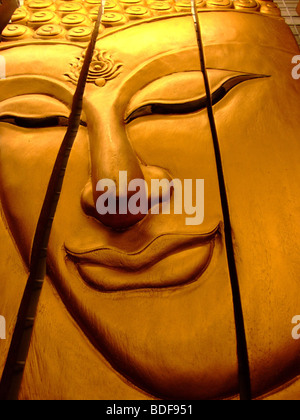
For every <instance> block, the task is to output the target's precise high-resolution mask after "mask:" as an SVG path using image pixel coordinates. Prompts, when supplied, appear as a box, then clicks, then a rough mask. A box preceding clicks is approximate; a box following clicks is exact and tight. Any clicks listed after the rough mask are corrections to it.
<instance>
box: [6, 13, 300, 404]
mask: <svg viewBox="0 0 300 420" xmlns="http://www.w3.org/2000/svg"><path fill="white" fill-rule="evenodd" d="M200 19H201V25H202V30H203V36H204V45H205V53H206V59H207V67H208V75H209V79H210V84H211V89H212V91H213V92H216V91H218V89H220V87H221V86H228V81H232V80H236V78H237V77H240V76H245V75H248V76H249V77H245V78H244V79H243V80H242V82H239V83H234V84H233V86H232V88H231V89H228V90H227V91H226V93H224V95H222V97H220V98H219V99H218V100H217V101H215V104H214V112H215V119H216V123H217V129H218V134H219V140H220V147H221V155H222V158H223V165H224V168H223V169H224V175H225V181H226V187H227V189H228V191H227V192H228V199H229V207H230V213H231V219H232V227H233V235H234V247H235V252H236V264H237V270H238V278H239V282H240V288H241V298H242V305H243V311H244V319H245V327H246V336H247V343H248V352H249V362H250V370H251V380H252V391H253V393H254V396H258V395H262V394H264V393H266V392H268V391H270V390H272V389H274V388H276V387H277V386H279V385H281V384H282V383H284V382H286V381H288V380H290V379H292V378H294V377H295V376H296V375H297V374H299V372H298V371H297V366H299V358H300V351H299V350H300V348H299V345H297V343H296V342H295V341H293V340H292V339H291V329H292V328H291V324H290V323H291V319H292V317H293V316H294V315H295V314H297V312H299V308H300V294H299V293H297V292H298V288H299V286H298V285H297V281H298V277H299V272H300V261H299V256H298V255H299V252H298V248H299V243H298V234H299V233H300V232H299V223H298V221H299V209H300V202H299V200H300V199H299V194H298V186H299V182H300V170H299V164H298V157H297V156H299V148H300V146H299V141H298V138H299V130H300V122H299V118H298V117H297V115H298V112H299V93H300V84H299V83H298V84H297V82H296V81H295V80H293V78H292V77H291V58H292V56H293V55H295V54H296V53H297V47H296V46H295V45H296V44H295V43H294V41H293V39H292V36H291V34H290V33H289V30H288V28H287V27H286V26H285V24H284V23H283V22H282V21H281V20H277V19H273V18H268V17H264V16H261V15H258V14H253V15H252V14H247V13H236V12H228V11H227V12H218V13H201V14H200ZM252 28H253V29H252ZM254 28H255V29H254ZM250 51H251V52H250ZM82 53H83V49H82V48H81V47H78V46H76V45H71V44H66V43H57V44H50V43H49V44H47V45H43V43H42V42H39V43H35V44H34V43H32V44H30V45H26V44H25V45H22V46H18V47H14V48H10V49H5V50H3V51H2V52H1V54H2V55H3V56H4V57H5V59H6V66H7V78H6V80H1V82H0V87H1V89H0V95H1V104H0V148H1V165H0V172H1V183H0V188H1V201H2V206H3V209H4V214H5V218H6V221H7V223H8V226H9V228H10V231H11V233H12V236H13V237H14V240H15V242H16V244H17V246H18V248H19V251H20V253H21V255H22V258H23V260H24V261H25V262H26V264H29V260H30V250H31V244H32V240H33V236H34V232H35V228H36V223H37V220H38V216H39V212H40V210H41V206H42V203H43V199H44V196H45V192H46V188H47V184H48V181H49V178H50V175H51V171H52V168H53V164H54V162H55V158H56V155H57V152H58V150H59V147H60V144H61V141H62V139H63V137H64V134H65V131H66V127H65V123H66V122H67V119H68V117H69V113H70V106H71V102H72V97H73V93H74V90H75V85H74V81H76V69H77V67H76V66H77V65H78V63H80V61H79V59H78V58H80V57H81V55H82ZM100 57H102V59H103V60H104V59H106V62H105V65H106V66H107V67H106V68H107V71H105V72H104V73H103V63H102V64H101V63H100V64H101V65H100V66H99V62H98V63H97V60H98V61H100V62H101V58H100ZM94 61H95V62H94V63H93V65H94V67H93V69H94V70H95V72H96V77H94V78H92V79H91V80H90V81H89V83H88V84H87V87H86V92H85V98H84V106H83V114H82V123H81V127H80V130H79V133H78V135H77V138H76V141H75V144H74V147H73V150H72V152H71V156H70V161H69V164H68V168H67V173H66V177H65V180H64V186H63V191H62V194H61V197H60V202H59V206H58V209H57V213H56V217H55V220H54V225H53V230H52V234H51V238H50V244H49V255H48V265H49V276H50V278H51V280H52V282H53V284H54V285H55V287H56V289H57V291H58V292H59V294H60V296H61V299H62V301H63V302H64V304H65V306H66V307H67V309H68V310H69V312H70V313H71V314H72V316H73V317H74V318H75V320H76V321H77V322H78V324H79V325H80V327H81V328H82V330H83V332H84V333H85V335H86V337H87V339H89V340H90V341H91V342H92V343H93V345H94V346H96V347H97V349H98V350H99V351H100V352H101V353H102V354H103V355H104V356H105V357H106V358H107V360H108V361H109V362H110V363H111V365H112V366H113V367H114V369H116V370H117V371H118V372H119V373H120V374H121V375H123V376H124V377H125V378H126V379H127V380H128V381H129V382H131V383H132V384H133V385H134V386H138V387H139V388H140V389H142V390H144V391H145V392H147V393H149V394H151V395H153V396H155V397H162V398H171V399H172V398H174V399H175V398H183V399H194V398H195V399H205V398H217V399H218V398H226V397H232V396H234V395H236V394H237V393H238V376H237V370H238V368H237V355H236V337H235V323H234V315H233V302H232V296H231V288H230V278H229V272H228V267H227V260H226V248H225V243H224V233H223V216H222V209H221V202H220V194H219V186H218V178H217V170H216V164H215V155H214V149H213V143H212V137H211V132H210V126H209V120H208V116H207V111H206V108H205V107H203V109H201V110H195V109H193V106H192V104H193V101H194V100H195V99H199V98H201V97H203V96H205V90H204V83H203V78H202V74H201V72H200V70H199V68H200V64H199V55H198V50H197V46H196V38H195V33H194V27H193V22H192V19H191V17H190V16H185V17H173V18H171V19H157V20H153V21H152V22H151V23H147V24H136V25H133V26H131V27H129V28H123V29H122V28H121V29H119V30H116V31H113V32H111V33H110V34H108V35H104V36H102V38H101V39H100V40H99V42H98V44H97V54H96V55H95V60H94ZM97 66H98V67H97ZM97 72H99V73H97ZM252 76H255V77H252ZM157 103H163V104H164V106H165V109H166V112H165V113H163V112H154V110H155V109H157V108H155V107H152V108H151V111H149V112H147V113H145V112H141V111H143V110H144V109H145V108H144V107H145V106H146V105H153V104H157ZM174 104H180V105H183V104H184V106H183V107H181V108H180V109H181V111H180V112H175V111H174V107H173V108H172V106H174ZM147 109H148V108H147ZM149 109H150V108H149ZM158 109H159V108H158ZM120 171H127V174H128V177H129V179H135V178H140V177H144V178H145V179H146V180H149V179H154V178H155V179H163V178H167V179H172V178H173V179H175V178H176V179H180V180H185V179H193V180H195V179H204V181H205V218H204V222H203V223H202V224H201V225H196V226H189V225H187V224H186V223H185V219H186V215H185V214H171V215H163V214H149V215H147V216H145V217H140V215H138V216H136V217H135V216H134V215H131V216H130V217H129V219H128V215H117V217H113V216H111V217H110V216H107V217H106V218H105V219H104V218H103V217H102V216H101V215H99V213H97V211H96V210H95V206H96V200H97V197H98V195H97V194H98V193H97V189H96V185H97V182H98V181H99V180H101V179H103V178H109V179H112V180H117V179H118V174H119V173H120ZM270 320H272V321H271V324H270ZM278 363H279V364H280V366H281V368H280V372H279V373H278Z"/></svg>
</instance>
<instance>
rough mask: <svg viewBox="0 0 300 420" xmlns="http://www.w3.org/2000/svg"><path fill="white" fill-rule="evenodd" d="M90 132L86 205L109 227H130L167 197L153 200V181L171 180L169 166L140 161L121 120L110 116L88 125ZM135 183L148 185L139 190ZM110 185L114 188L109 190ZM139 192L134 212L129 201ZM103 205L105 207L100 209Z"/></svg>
mask: <svg viewBox="0 0 300 420" xmlns="http://www.w3.org/2000/svg"><path fill="white" fill-rule="evenodd" d="M88 131H89V139H90V154H91V178H90V180H89V181H88V182H87V184H86V186H85V188H84V190H83V192H82V195H81V205H82V208H83V210H84V212H85V213H86V214H87V215H88V216H92V217H94V218H95V219H97V220H99V221H100V222H101V223H103V224H104V225H105V226H107V227H110V228H112V229H116V230H120V229H126V228H129V227H131V226H133V225H135V224H136V223H138V222H140V221H141V220H142V219H143V218H145V217H146V215H147V214H148V213H149V211H150V208H151V205H153V202H155V203H159V202H160V203H162V202H163V201H164V200H165V199H166V198H164V197H163V196H161V195H160V196H159V197H156V198H155V197H154V200H153V197H152V200H151V197H150V195H151V188H150V187H151V180H152V179H156V180H161V179H168V180H171V177H170V175H169V174H168V172H167V171H166V170H165V169H162V168H160V167H157V166H148V165H147V164H145V163H143V162H141V161H140V160H139V158H138V157H137V155H136V153H135V151H134V150H133V148H132V146H131V143H130V141H129V139H128V137H127V134H126V130H125V127H124V125H123V124H122V123H120V121H116V120H114V121H111V120H110V121H109V119H108V120H107V123H106V124H101V127H99V125H97V124H94V125H93V124H90V125H89V124H88ZM133 185H139V186H142V187H143V186H144V188H139V187H138V188H137V189H136V190H135V189H133V188H132V186H133ZM104 186H106V187H104ZM110 186H111V187H113V188H111V190H110V191H109V189H110ZM137 192H138V195H139V200H137V201H139V203H137V204H138V206H136V209H135V210H134V211H132V206H130V205H129V203H130V200H131V199H133V196H134V195H135V194H137ZM169 198H170V197H169ZM140 201H142V202H143V205H142V203H141V202H140ZM101 205H102V206H104V207H103V209H101V208H99V207H100V206H101ZM145 207H147V209H146V211H145ZM101 210H103V211H101Z"/></svg>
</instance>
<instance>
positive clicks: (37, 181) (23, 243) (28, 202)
mask: <svg viewBox="0 0 300 420" xmlns="http://www.w3.org/2000/svg"><path fill="white" fill-rule="evenodd" d="M64 132H65V129H63V128H45V129H24V128H18V127H15V126H10V125H9V124H3V123H2V124H0V149H1V153H0V178H1V182H0V194H1V202H2V205H3V209H4V212H5V217H6V219H7V222H8V224H9V228H10V230H11V232H12V234H13V237H14V239H15V240H16V243H17V245H18V247H19V250H20V252H21V254H22V257H23V259H24V260H25V262H26V263H27V264H28V262H29V253H30V249H31V243H32V239H33V236H34V233H35V228H36V224H37V220H38V217H39V213H40V210H41V207H42V204H43V200H44V197H45V193H46V189H47V185H48V182H49V178H50V176H51V172H52V168H53V165H54V162H55V159H56V155H57V152H58V150H59V146H60V143H61V141H62V139H63V137H64Z"/></svg>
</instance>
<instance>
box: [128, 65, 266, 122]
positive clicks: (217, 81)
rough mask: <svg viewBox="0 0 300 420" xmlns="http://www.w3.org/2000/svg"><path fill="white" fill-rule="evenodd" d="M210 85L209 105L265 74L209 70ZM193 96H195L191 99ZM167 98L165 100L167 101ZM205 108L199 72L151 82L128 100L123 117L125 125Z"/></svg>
mask: <svg viewBox="0 0 300 420" xmlns="http://www.w3.org/2000/svg"><path fill="white" fill-rule="evenodd" d="M208 73H209V75H210V85H211V96H212V104H213V105H216V104H217V103H218V102H219V101H221V100H222V99H223V98H224V97H225V96H226V95H227V94H228V93H229V92H230V91H231V90H232V89H233V88H234V87H235V86H237V85H239V84H241V83H243V82H246V81H249V80H252V79H262V78H265V77H269V76H265V75H258V74H251V73H236V72H232V71H227V70H216V69H211V70H210V71H209V72H208ZM195 93H198V95H197V96H195ZM167 98H169V99H167ZM206 107H207V98H206V94H205V88H204V82H203V80H202V79H201V74H199V72H195V71H194V72H186V73H181V74H173V75H170V76H167V77H164V78H162V79H160V80H157V81H155V82H152V83H151V84H149V85H148V86H146V87H145V88H144V89H143V90H142V91H141V92H138V93H137V94H136V95H135V97H134V98H133V99H132V101H131V103H130V105H129V107H128V111H127V113H126V115H125V119H124V120H125V123H126V124H129V123H130V122H132V121H134V120H136V119H137V118H140V117H146V116H150V115H170V116H172V115H184V114H191V113H196V112H199V111H201V110H203V109H205V108H206Z"/></svg>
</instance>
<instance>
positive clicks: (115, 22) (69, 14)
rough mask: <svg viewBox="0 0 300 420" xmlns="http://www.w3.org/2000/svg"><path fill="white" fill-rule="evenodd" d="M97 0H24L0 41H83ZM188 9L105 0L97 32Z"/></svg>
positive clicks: (214, 2)
mask: <svg viewBox="0 0 300 420" xmlns="http://www.w3.org/2000/svg"><path fill="white" fill-rule="evenodd" d="M99 6H101V1H99V0H77V1H72V0H25V1H24V4H23V5H22V6H21V7H20V8H19V9H17V10H16V11H15V13H14V15H13V16H12V18H11V23H10V24H9V25H8V26H7V27H6V28H5V29H4V30H3V33H2V42H6V43H7V42H9V43H14V42H20V41H24V40H30V39H32V40H49V41H51V40H61V41H68V42H71V43H75V44H86V43H87V42H88V41H89V39H90V36H91V33H92V27H93V22H94V21H95V20H96V17H97V13H98V9H99ZM197 8H198V10H199V11H211V12H215V11H219V10H220V11H224V10H227V9H228V10H231V11H233V10H235V11H236V12H250V13H263V14H266V15H269V16H274V17H278V16H280V15H281V13H280V9H279V8H278V6H277V5H276V4H275V3H273V2H272V1H263V0H257V1H256V0H198V1H197ZM190 12H191V3H190V0H178V1H175V0H157V1H156V0H107V1H106V4H105V14H104V16H103V20H102V25H101V28H100V31H99V35H101V34H103V33H104V32H109V31H111V30H112V29H113V28H115V27H120V26H130V25H131V24H133V23H135V22H136V21H141V20H145V21H146V20H149V19H153V18H163V17H164V16H166V17H167V16H171V15H175V16H176V15H178V14H180V15H182V14H185V13H190Z"/></svg>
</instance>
